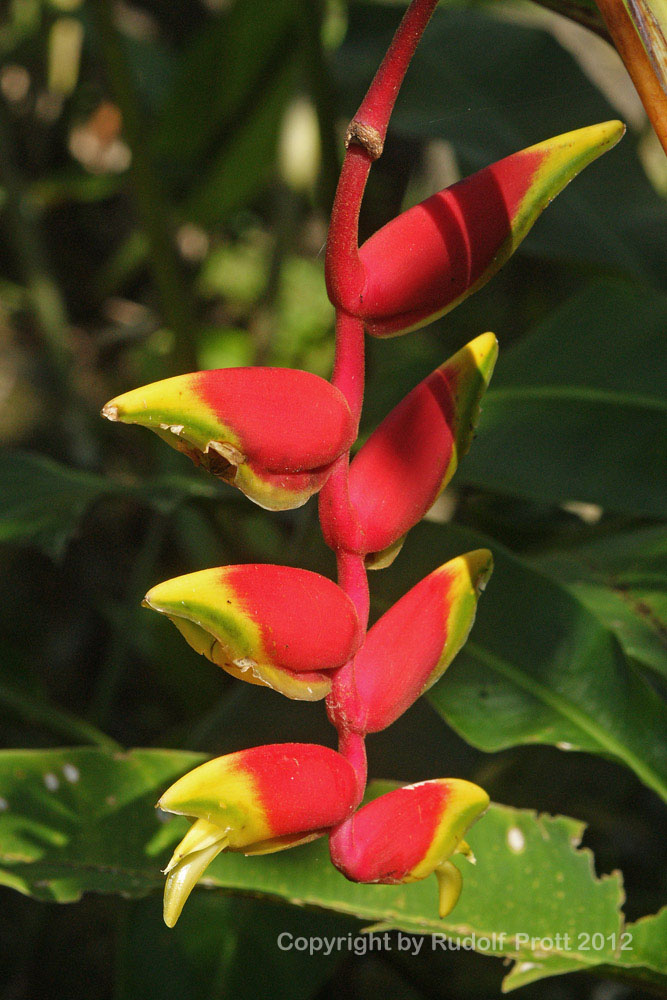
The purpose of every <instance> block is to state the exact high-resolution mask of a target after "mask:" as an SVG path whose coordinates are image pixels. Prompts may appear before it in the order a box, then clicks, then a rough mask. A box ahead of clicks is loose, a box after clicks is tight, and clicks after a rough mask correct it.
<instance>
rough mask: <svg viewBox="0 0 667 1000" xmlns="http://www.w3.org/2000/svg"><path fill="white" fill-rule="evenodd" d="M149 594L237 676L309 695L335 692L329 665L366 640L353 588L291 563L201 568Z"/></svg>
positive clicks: (200, 648)
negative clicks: (343, 587) (349, 592)
mask: <svg viewBox="0 0 667 1000" xmlns="http://www.w3.org/2000/svg"><path fill="white" fill-rule="evenodd" d="M144 600H145V603H146V604H147V605H148V606H149V607H151V608H153V609H154V610H155V611H159V612H161V613H162V614H165V615H167V617H168V618H170V619H171V621H173V623H174V625H175V626H176V628H178V629H179V631H180V632H181V633H182V634H183V636H184V638H185V639H186V641H187V642H188V643H189V644H190V645H191V646H192V647H193V649H196V650H197V652H198V653H203V655H204V656H206V657H207V658H208V659H209V660H212V661H213V663H217V664H218V665H219V666H221V667H222V668H223V669H224V670H226V671H227V673H230V674H231V675H232V676H233V677H238V678H239V679H241V680H244V681H249V682H250V683H251V684H262V685H266V686H267V687H272V688H274V689H275V690H276V691H280V692H281V693H282V694H285V695H287V697H288V698H297V699H301V700H304V701H316V700H317V699H319V698H324V697H325V695H327V694H328V693H329V690H330V688H331V676H330V671H331V670H332V669H333V668H334V667H340V666H342V664H343V663H345V662H346V661H347V660H348V659H349V658H350V657H351V656H353V655H354V653H355V652H356V651H357V649H358V648H359V645H360V643H361V640H362V632H361V627H360V625H359V620H358V618H357V613H356V611H355V609H354V605H353V603H352V601H351V600H350V598H349V597H348V596H347V594H345V593H344V592H343V591H342V590H341V588H340V587H338V586H336V584H335V583H332V581H331V580H327V579H326V577H323V576H320V575H319V574H317V573H310V572H309V571H308V570H304V569H293V568H292V567H289V566H271V565H262V564H259V565H258V564H248V565H243V566H224V567H220V568H218V569H205V570H200V571H199V572H198V573H188V574H187V575H185V576H179V577H176V578H175V579H174V580H167V581H166V582H165V583H160V584H158V585H157V586H156V587H153V588H152V590H150V591H149V593H148V594H146V597H145V599H144Z"/></svg>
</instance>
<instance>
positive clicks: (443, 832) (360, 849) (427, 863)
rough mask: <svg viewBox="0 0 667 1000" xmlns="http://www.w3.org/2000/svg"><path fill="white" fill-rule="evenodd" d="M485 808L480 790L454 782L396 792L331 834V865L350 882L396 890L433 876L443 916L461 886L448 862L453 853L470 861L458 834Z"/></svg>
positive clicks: (422, 784) (439, 781)
mask: <svg viewBox="0 0 667 1000" xmlns="http://www.w3.org/2000/svg"><path fill="white" fill-rule="evenodd" d="M488 804H489V796H488V795H487V794H486V792H485V791H483V790H482V789H481V788H479V787H478V786H477V785H473V784H472V783H471V782H470V781H461V780H459V779H457V778H440V779H436V780H434V781H422V782H420V783H419V784H416V785H406V786H405V787H404V788H397V789H396V790H395V791H393V792H387V794H386V795H381V796H380V798H378V799H375V800H374V801H373V802H369V803H368V805H365V806H363V808H361V809H360V810H359V811H358V812H356V813H355V814H354V816H352V817H350V819H348V820H346V821H345V822H344V823H343V824H342V825H341V826H340V827H338V829H337V830H335V831H334V833H332V834H331V836H330V838H329V847H330V852H331V860H332V862H333V863H334V865H335V866H336V868H338V870H339V871H340V872H342V874H343V875H344V876H345V878H347V879H349V880H350V881H351V882H380V883H382V884H384V885H395V884H397V883H401V882H417V881H419V880H420V879H423V878H426V877H427V875H430V874H431V872H435V874H436V876H437V879H438V888H439V894H440V907H439V909H440V916H441V917H446V916H447V914H448V913H450V912H451V910H453V909H454V906H455V905H456V903H457V901H458V898H459V895H460V892H461V882H462V879H461V873H460V872H459V870H458V868H457V867H456V866H455V865H453V864H452V863H451V861H449V860H448V859H449V858H450V857H451V856H452V854H454V853H455V852H458V853H460V854H465V855H467V856H468V857H469V858H471V860H472V852H471V850H470V848H469V847H468V845H467V844H466V843H465V841H464V840H463V835H464V833H465V832H466V830H467V829H468V827H469V826H470V825H471V824H472V823H474V822H475V820H476V819H478V818H479V816H481V814H482V813H483V812H484V810H485V809H486V808H487V806H488Z"/></svg>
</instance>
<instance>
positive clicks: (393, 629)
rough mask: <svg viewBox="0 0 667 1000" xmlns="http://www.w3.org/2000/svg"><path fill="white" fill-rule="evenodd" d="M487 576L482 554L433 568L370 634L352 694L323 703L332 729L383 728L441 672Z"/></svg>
mask: <svg viewBox="0 0 667 1000" xmlns="http://www.w3.org/2000/svg"><path fill="white" fill-rule="evenodd" d="M492 571H493V557H492V555H491V553H490V552H489V550H488V549H476V550H475V551H474V552H468V553H467V554H466V555H464V556H457V558H456V559H451V560H450V561H449V562H447V563H445V564H444V565H443V566H440V567H439V569H436V570H435V571H434V572H433V573H430V574H429V576H427V577H425V578H424V579H423V580H421V581H420V582H419V583H418V584H417V585H416V586H415V587H413V588H412V590H409V591H408V593H407V594H405V595H404V596H403V597H402V598H401V599H400V600H399V601H397V602H396V604H394V605H393V606H392V607H391V608H390V609H389V611H387V612H386V613H385V614H384V615H383V616H382V618H380V619H379V621H377V622H376V623H375V625H374V626H373V627H372V628H371V630H370V631H369V633H368V635H367V636H366V640H365V642H364V644H363V646H362V647H361V649H360V650H359V652H358V653H357V654H356V656H355V658H354V670H353V683H354V694H353V695H351V694H350V695H348V697H347V698H346V701H345V705H344V706H339V705H332V704H328V709H329V713H330V715H331V717H332V720H333V721H334V724H335V725H336V726H337V727H339V728H340V727H341V726H342V727H344V728H345V729H349V730H352V731H353V732H357V733H361V734H366V733H376V732H379V731H380V730H381V729H386V728H387V726H390V725H391V724H392V722H395V721H396V719H398V718H399V716H400V715H402V714H403V712H405V711H406V710H407V709H408V708H409V707H410V705H412V704H413V703H414V702H415V701H416V700H417V698H419V696H420V695H421V694H423V693H424V691H427V690H428V689H429V688H430V687H431V686H432V685H433V684H435V682H436V681H437V680H439V678H440V677H441V676H442V674H443V673H444V672H445V670H446V669H447V667H448V666H449V664H450V663H451V662H452V660H453V659H454V657H455V656H456V654H457V653H458V652H459V650H460V649H461V647H462V646H463V645H464V643H465V641H466V639H467V638H468V633H469V632H470V629H471V628H472V625H473V622H474V620H475V612H476V610H477V598H478V595H479V594H480V592H481V591H482V590H483V589H484V587H485V586H486V583H487V581H488V579H489V577H490V576H491V573H492Z"/></svg>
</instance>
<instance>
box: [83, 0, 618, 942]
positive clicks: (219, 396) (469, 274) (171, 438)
mask: <svg viewBox="0 0 667 1000" xmlns="http://www.w3.org/2000/svg"><path fill="white" fill-rule="evenodd" d="M435 5H436V0H412V2H411V3H410V5H409V7H408V10H407V12H406V14H405V16H404V18H403V20H402V22H401V24H400V26H399V28H398V31H397V33H396V36H395V38H394V41H393V42H392V45H391V47H390V49H389V51H388V53H387V56H386V57H385V60H384V62H383V63H382V66H381V67H380V69H379V71H378V73H377V74H376V77H375V79H374V80H373V82H372V84H371V87H370V89H369V91H368V93H367V95H366V98H365V99H364V101H363V102H362V104H361V106H360V108H359V111H358V112H357V115H356V116H355V118H354V119H353V121H352V124H351V125H350V129H349V130H348V138H347V143H346V145H347V147H348V148H347V153H346V156H345V160H344V162H343V167H342V171H341V176H340V180H339V184H338V189H337V193H336V199H335V202H334V206H333V211H332V217H331V226H330V229H329V238H328V242H327V256H326V281H327V289H328V293H329V297H330V299H331V301H332V303H333V304H334V306H335V307H336V360H335V365H334V371H333V375H332V378H331V381H330V382H327V381H326V380H324V379H322V378H319V377H318V376H316V375H311V374H309V373H307V372H302V371H293V370H289V369H280V368H259V367H257V368H232V369H222V370H219V371H204V372H197V373H194V374H189V375H181V376H177V377H175V378H170V379H166V380H164V381H162V382H156V383H154V384H152V385H148V386H144V387H143V388H140V389H135V390H132V391H130V392H126V393H124V394H123V395H121V396H118V397H117V398H116V399H113V400H111V401H110V402H109V403H107V405H106V406H105V407H104V409H103V411H102V412H103V414H104V416H106V417H108V418H109V419H111V420H118V421H122V422H125V423H136V424H142V425H144V426H146V427H149V428H151V429H152V430H154V431H155V432H156V433H157V434H159V435H160V436H161V437H162V438H164V440H165V441H167V442H168V443H169V444H170V445H172V446H173V447H175V448H177V449H178V450H179V451H182V452H184V453H185V454H186V455H188V456H189V457H190V458H191V459H193V461H194V462H195V463H196V464H197V465H202V466H204V467H205V468H206V469H208V470H209V471H210V472H211V473H213V474H214V475H216V476H218V477H219V478H221V479H223V480H225V481H226V482H228V483H231V484H232V485H234V486H236V487H238V488H239V489H240V490H241V491H242V492H243V493H245V494H246V495H247V496H248V497H249V498H250V499H251V500H254V501H255V502H256V503H258V504H260V505H261V506H263V507H266V508H269V509H272V510H286V509H289V508H292V507H298V506H300V505H301V504H303V503H305V502H306V501H307V500H308V498H309V497H310V496H312V495H313V494H314V493H316V492H318V491H320V501H319V514H320V524H321V527H322V531H323V534H324V537H325V540H326V542H327V544H328V545H329V546H330V547H331V548H332V549H333V550H334V552H335V554H336V558H337V564H338V585H337V584H334V583H333V582H332V581H331V580H328V579H326V578H324V577H322V576H320V575H318V574H316V573H311V572H307V571H305V570H300V569H293V568H289V567H283V566H274V565H262V564H252V565H242V566H223V567H218V568H213V569H204V570H201V571H199V572H195V573H189V574H186V575H184V576H179V577H177V578H175V579H172V580H168V581H166V582H164V583H161V584H157V585H156V586H154V587H153V588H152V589H151V590H150V591H149V593H148V594H147V595H146V598H145V604H146V605H147V606H148V607H150V608H152V609H154V610H156V611H158V612H160V613H161V614H163V615H165V616H166V617H168V618H169V619H171V621H172V622H173V623H174V624H175V625H176V627H177V628H178V629H179V631H180V632H181V633H182V634H183V636H184V638H185V639H186V641H187V642H188V643H189V644H190V645H191V646H192V647H193V648H194V649H195V650H197V652H199V653H202V654H203V655H204V656H206V657H207V658H208V659H209V660H212V661H213V662H214V663H216V664H218V665H219V666H221V667H222V668H223V669H224V670H225V671H227V672H228V673H229V674H231V675H232V676H234V677H236V678H238V679H241V680H245V681H249V682H250V683H252V684H256V685H263V686H268V687H271V688H273V689H274V690H276V691H278V692H280V693H281V694H284V695H286V696H287V697H289V698H296V699H303V700H307V701H314V700H317V699H320V698H326V706H327V713H328V716H329V719H330V721H331V722H332V723H333V725H334V726H335V727H336V729H337V732H338V741H339V751H338V752H336V751H334V750H330V749H327V748H326V747H320V746H315V745H311V744H279V745H275V746H265V747H256V748H254V749H252V750H244V751H240V752H238V753H233V754H229V755H227V756H226V757H220V758H218V759H216V760H211V761H209V762H208V763H205V764H202V765H201V766H200V767H198V768H195V770H194V771H192V772H190V773H189V774H186V775H185V776H184V777H182V778H181V779H179V780H178V781H177V782H176V783H175V784H174V785H172V786H171V788H169V789H168V790H167V791H166V792H165V793H164V795H163V796H162V798H161V799H160V802H159V805H160V807H161V808H162V809H163V810H165V811H167V812H172V813H177V814H181V815H185V816H189V817H191V818H192V819H193V820H194V823H193V825H192V827H191V828H190V830H189V832H188V833H187V834H186V835H185V837H184V838H183V839H182V840H181V842H180V844H179V845H178V846H177V847H176V849H175V851H174V854H173V856H172V858H171V860H170V861H169V863H168V865H167V868H166V874H167V884H166V889H165V909H164V914H165V921H166V922H167V923H168V924H169V926H173V924H174V923H175V922H176V920H177V919H178V916H179V914H180V912H181V909H182V907H183V904H184V902H185V900H186V899H187V897H188V895H189V893H190V892H191V890H192V888H193V887H194V885H195V884H196V883H197V881H198V880H199V878H200V877H201V876H202V874H203V873H204V871H205V869H206V868H207V867H208V865H209V864H210V863H211V862H212V861H213V860H214V858H215V857H216V856H217V855H218V854H220V853H221V852H222V851H224V850H231V851H243V852H245V853H246V854H261V853H268V852H271V851H278V850H284V849H285V848H287V847H293V846H296V845H297V844H301V843H304V842H306V841H308V840H312V839H314V838H315V837H318V836H321V835H322V834H324V833H328V834H329V835H330V853H331V858H332V861H333V863H334V865H335V866H336V867H337V868H338V869H339V870H340V871H341V872H342V873H343V875H345V877H346V878H348V879H350V880H352V881H355V882H371V883H373V882H378V883H390V884H391V883H406V882H413V881H415V880H418V879H423V878H426V877H427V876H428V875H430V874H431V873H433V872H434V873H435V874H436V876H437V878H438V883H439V893H440V914H441V916H445V915H446V914H447V913H449V912H450V910H451V909H452V908H453V906H454V905H455V904H456V901H457V899H458V896H459V892H460V890H461V872H460V870H459V868H458V867H457V866H456V865H454V864H453V862H452V861H451V860H450V859H451V857H452V855H453V854H455V853H459V854H462V855H463V856H467V857H469V858H470V857H471V850H470V848H469V847H468V845H467V843H466V842H465V840H464V839H463V838H464V835H465V834H466V831H467V829H468V827H469V826H470V825H471V824H472V823H473V822H475V820H476V819H478V818H479V816H480V815H481V814H482V813H483V812H484V810H485V809H486V807H487V805H488V801H489V800H488V796H487V794H486V792H484V791H483V790H482V789H481V788H479V787H478V786H477V785H475V784H472V783H471V782H469V781H463V780H459V779H454V778H442V779H437V780H433V781H425V782H421V783H418V784H415V785H408V786H406V787H403V788H398V789H395V790H393V791H391V792H388V793H387V794H385V795H382V796H380V797H379V798H377V799H375V800H374V801H371V802H369V803H368V804H366V805H364V806H362V807H361V808H360V809H358V807H359V805H360V803H361V801H362V798H363V795H364V791H365V787H366V755H365V742H364V741H365V737H366V734H368V733H372V732H377V731H379V730H382V729H385V728H386V727H387V726H389V725H391V724H392V723H393V722H394V721H396V719H397V718H399V716H400V715H401V714H402V713H403V712H405V711H406V710H407V709H408V708H409V707H410V705H412V704H413V703H414V701H415V700H416V699H417V698H419V696H420V695H421V694H422V693H423V692H424V691H426V690H427V689H428V688H429V687H431V685H432V684H434V683H435V682H436V681H437V680H438V679H439V678H440V677H441V676H442V674H443V672H444V671H445V670H446V669H447V667H448V666H449V664H450V663H451V661H452V659H453V658H454V657H455V656H456V654H457V653H458V651H459V650H460V649H461V647H462V646H463V644H464V643H465V641H466V639H467V636H468V633H469V631H470V629H471V627H472V625H473V622H474V619H475V613H476V609H477V602H478V599H479V595H480V593H481V591H482V590H483V589H484V587H485V585H486V583H487V581H488V579H489V577H490V575H491V572H492V567H493V560H492V556H491V553H490V552H489V551H488V550H487V549H477V550H475V551H473V552H468V553H466V554H464V555H460V556H458V557H457V558H455V559H451V560H450V561H449V562H447V563H445V564H444V565H441V566H439V567H438V568H436V569H434V570H433V572H431V573H430V574H429V575H428V576H426V577H425V578H424V579H423V580H421V581H420V582H419V583H417V584H416V586H414V587H413V588H412V589H411V590H409V591H408V592H407V593H406V594H404V595H403V597H401V598H400V600H398V601H397V602H396V603H395V604H394V605H393V607H391V608H389V610H388V611H386V612H385V614H384V615H382V617H381V618H380V619H379V620H378V621H377V622H376V623H375V624H374V625H373V627H372V628H371V629H370V630H368V611H369V594H368V579H367V571H368V569H373V568H374V569H379V568H382V567H383V566H387V565H389V563H390V562H391V561H392V560H393V559H394V558H395V557H396V555H397V553H398V552H399V550H400V548H401V545H402V544H403V541H404V539H405V536H406V534H407V533H408V532H409V531H410V529H411V528H412V527H414V526H415V525H416V524H417V522H418V521H420V520H421V518H422V517H423V516H424V515H425V514H426V513H427V511H428V510H429V508H430V507H431V505H432V504H433V502H434V501H435V500H436V498H437V497H438V495H439V494H440V493H441V492H442V490H443V489H444V488H445V487H446V486H447V484H448V483H449V481H450V480H451V478H452V476H453V475H454V473H455V471H456V469H457V467H458V464H459V462H460V461H461V459H462V457H463V456H464V455H465V453H466V452H467V450H468V448H469V447H470V445H471V442H472V438H473V432H474V429H475V426H476V424H477V420H478V416H479V411H480V403H481V401H482V398H483V396H484V393H485V391H486V389H487V387H488V385H489V381H490V379H491V375H492V373H493V367H494V364H495V361H496V356H497V350H498V345H497V341H496V338H495V336H494V335H493V334H492V333H484V334H482V335H481V336H478V337H477V338H475V339H474V340H472V341H471V342H470V343H469V344H467V345H466V346H465V347H463V348H461V350H459V351H458V352H457V353H456V354H454V356H453V357H451V358H450V359H449V360H448V361H446V362H445V363H444V364H443V365H441V366H440V367H439V368H437V369H436V370H435V371H434V372H431V374H430V375H427V376H426V377H425V378H424V379H423V381H422V382H420V383H419V384H418V385H417V386H416V387H415V388H414V389H413V390H412V391H411V392H409V393H408V395H407V396H406V397H405V398H404V399H403V400H402V401H401V402H400V403H399V404H398V405H397V406H396V407H395V408H394V409H393V410H392V411H391V412H390V413H389V414H388V415H387V416H386V417H385V419H384V420H383V421H382V422H381V424H380V425H379V427H377V428H376V429H375V431H373V432H372V433H371V434H370V436H369V437H368V439H367V440H366V441H365V443H364V444H363V445H362V447H361V448H360V449H359V451H358V452H357V454H356V455H355V456H354V458H353V459H352V460H351V461H350V447H351V445H352V444H353V442H354V440H355V438H356V435H357V429H358V423H359V416H360V411H361V405H362V400H363V387H364V330H366V331H367V332H369V333H370V334H372V335H374V336H376V337H388V336H393V335H395V334H398V333H402V332H406V331H408V330H412V329H415V328H416V327H419V326H422V325H423V324H424V323H426V322H429V321H430V320H432V319H433V318H435V317H437V316H439V315H442V314H443V313H445V312H447V311H448V310H450V309H452V308H453V307H454V306H455V305H456V304H457V303H459V302H461V301H462V300H463V299H464V298H465V297H466V296H468V295H470V294H471V293H472V292H474V291H476V290H477V289H478V288H480V287H481V286H482V285H483V284H484V283H485V282H486V281H488V279H489V278H490V277H491V276H492V275H493V274H494V272H495V271H497V270H498V268H499V267H501V266H502V264H504V263H505V261H506V260H507V259H508V258H509V256H510V255H511V254H512V252H513V251H514V250H515V249H516V247H517V246H518V245H519V243H520V242H521V240H522V239H523V238H524V237H525V235H526V234H527V232H528V231H529V229H530V228H531V226H532V225H533V224H534V222H535V221H536V219H537V217H538V216H539V214H540V212H541V211H542V210H543V209H544V208H545V207H546V206H547V205H548V203H549V202H550V201H551V200H552V199H553V198H554V197H555V196H556V195H557V194H558V193H559V191H561V190H562V189H563V187H565V185H566V184H567V183H569V181H570V180H572V178H573V177H575V176H576V174H577V173H578V172H579V171H580V170H581V169H583V167H585V166H586V165H587V164H589V163H591V162H592V161H593V160H594V159H595V158H596V157H598V156H599V155H600V154H601V153H603V152H604V151H605V150H606V149H609V148H611V146H612V145H614V143H615V142H617V141H618V139H619V138H620V137H621V135H622V132H623V126H622V125H621V123H620V122H607V123H604V124H602V125H594V126H591V127H589V128H584V129H579V130H578V131H576V132H571V133H568V134H566V135H563V136H559V137H558V138H556V139H549V140H547V141H546V142H542V143H539V144H538V145H536V146H532V147H530V148H529V149H525V150H523V151H521V152H519V153H514V154H512V155H511V156H508V157H506V158H505V159H503V160H500V161H498V162H497V163H494V164H493V165H491V166H489V167H486V168H485V169H483V170H481V171H479V172H478V173H476V174H474V175H473V176H472V177H468V178H467V179H465V180H463V181H461V182H460V183H458V184H455V185H453V186H452V187H450V188H447V189H446V190H445V191H441V192H439V193H438V194H435V195H433V196H432V197H431V198H429V199H427V200H426V201H424V202H422V203H421V204H420V205H417V206H415V207H414V208H411V209H409V210H408V211H406V212H404V213H403V214H402V215H399V216H398V218H396V219H394V220H393V221H392V222H389V223H387V225H385V226H384V227H383V228H382V229H380V230H379V231H378V232H377V233H375V235H374V236H372V237H371V238H370V239H369V240H367V241H366V243H364V245H363V246H362V247H361V248H359V245H358V218H359V207H360V204H361V200H362V197H363V193H364V188H365V184H366V180H367V178H368V174H369V171H370V168H371V165H372V163H373V161H374V160H375V159H377V157H378V156H379V155H380V154H381V152H382V146H383V143H384V139H385V135H386V130H387V124H388V121H389V116H390V114H391V111H392V108H393V104H394V100H395V98H396V94H397V93H398V89H399V87H400V85H401V82H402V80H403V76H404V74H405V71H406V69H407V67H408V64H409V62H410V59H411V58H412V55H413V53H414V50H415V48H416V46H417V44H418V41H419V38H420V37H421V34H422V32H423V30H424V28H425V27H426V24H427V23H428V20H429V18H430V16H431V13H432V11H433V9H434V7H435ZM355 809H358V811H357V812H355Z"/></svg>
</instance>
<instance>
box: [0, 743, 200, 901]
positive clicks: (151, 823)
mask: <svg viewBox="0 0 667 1000" xmlns="http://www.w3.org/2000/svg"><path fill="white" fill-rule="evenodd" d="M201 760H202V757H201V755H199V754H192V753H190V754H188V753H184V752H180V751H173V752H171V751H168V750H134V751H131V752H129V753H109V752H105V751H101V752H100V751H97V750H95V749H90V750H89V749H77V750H32V751H31V750H4V751H2V752H1V753H0V806H1V807H2V808H1V811H0V882H1V883H2V884H3V885H8V886H10V887H11V888H13V889H17V890H18V891H19V892H22V893H25V894H26V895H31V896H34V897H35V898H36V899H43V900H51V901H54V902H59V903H70V902H73V901H74V900H77V899H80V897H81V894H82V893H83V892H86V891H89V890H92V891H94V892H121V893H126V894H128V895H130V896H140V895H145V893H147V892H149V891H150V890H151V889H153V888H155V887H156V886H157V885H159V884H160V881H161V876H160V870H159V864H158V862H157V861H156V857H157V855H160V856H161V852H162V848H163V846H164V843H165V836H166V838H167V840H168V842H169V843H171V840H172V834H171V831H170V830H169V831H168V830H167V826H166V825H165V824H161V823H160V822H159V819H158V815H157V814H156V812H155V808H154V806H155V802H156V799H157V797H158V794H159V792H160V790H162V789H163V788H164V787H166V786H167V785H168V784H169V783H170V782H172V781H174V779H175V778H176V777H178V776H179V775H180V774H182V773H183V772H184V771H185V770H187V769H188V768H191V767H194V766H196V765H197V764H199V763H200V762H201Z"/></svg>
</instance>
